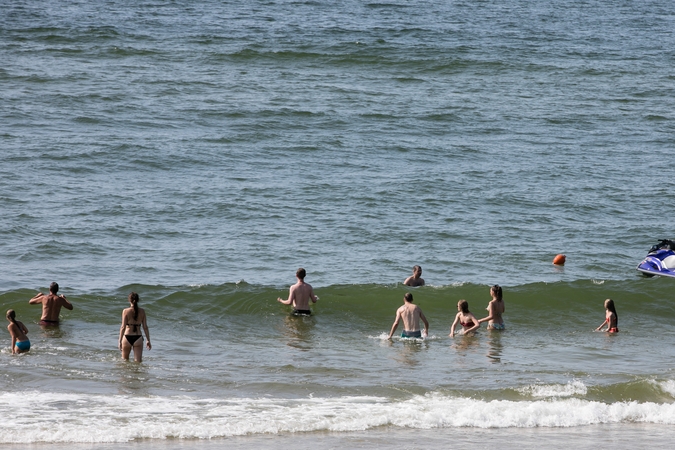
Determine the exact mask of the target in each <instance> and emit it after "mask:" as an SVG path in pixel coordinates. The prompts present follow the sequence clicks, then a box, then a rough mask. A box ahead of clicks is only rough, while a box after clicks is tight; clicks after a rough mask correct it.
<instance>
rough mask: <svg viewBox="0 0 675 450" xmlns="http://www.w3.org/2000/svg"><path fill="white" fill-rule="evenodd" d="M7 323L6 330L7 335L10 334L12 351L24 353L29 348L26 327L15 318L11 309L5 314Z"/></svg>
mask: <svg viewBox="0 0 675 450" xmlns="http://www.w3.org/2000/svg"><path fill="white" fill-rule="evenodd" d="M5 317H6V318H7V321H9V325H7V331H9V335H10V336H12V353H13V354H16V353H24V352H27V351H28V350H30V341H29V340H28V336H26V334H27V333H28V328H26V325H24V324H23V323H21V322H19V321H18V320H16V313H15V312H14V310H13V309H10V310H9V311H7V314H6V315H5Z"/></svg>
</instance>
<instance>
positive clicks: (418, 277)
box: [403, 266, 424, 287]
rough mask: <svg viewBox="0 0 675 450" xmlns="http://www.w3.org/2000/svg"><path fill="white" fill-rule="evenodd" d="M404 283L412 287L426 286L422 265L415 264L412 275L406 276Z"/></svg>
mask: <svg viewBox="0 0 675 450" xmlns="http://www.w3.org/2000/svg"><path fill="white" fill-rule="evenodd" d="M403 284H405V285H406V286H411V287H417V286H424V278H422V268H421V267H420V266H414V267H413V274H412V276H411V277H408V278H406V279H405V281H404V282H403Z"/></svg>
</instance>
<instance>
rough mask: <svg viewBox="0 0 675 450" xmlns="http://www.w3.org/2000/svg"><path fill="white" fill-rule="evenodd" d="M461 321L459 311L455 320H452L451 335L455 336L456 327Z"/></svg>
mask: <svg viewBox="0 0 675 450" xmlns="http://www.w3.org/2000/svg"><path fill="white" fill-rule="evenodd" d="M458 323H459V313H457V315H456V316H455V321H454V322H452V325H451V326H450V334H449V335H448V336H450V337H455V327H456V326H457V324H458Z"/></svg>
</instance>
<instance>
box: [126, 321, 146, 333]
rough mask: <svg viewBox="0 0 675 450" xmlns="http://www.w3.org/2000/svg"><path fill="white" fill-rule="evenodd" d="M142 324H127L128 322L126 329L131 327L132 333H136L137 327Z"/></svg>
mask: <svg viewBox="0 0 675 450" xmlns="http://www.w3.org/2000/svg"><path fill="white" fill-rule="evenodd" d="M142 324H143V323H142V322H141V323H129V322H127V326H128V327H133V328H132V331H137V330H138V327H139V326H141V325H142Z"/></svg>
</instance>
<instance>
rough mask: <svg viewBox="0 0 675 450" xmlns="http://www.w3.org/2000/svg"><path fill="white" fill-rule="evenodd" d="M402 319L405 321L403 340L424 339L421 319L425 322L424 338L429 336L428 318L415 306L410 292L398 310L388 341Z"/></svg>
mask: <svg viewBox="0 0 675 450" xmlns="http://www.w3.org/2000/svg"><path fill="white" fill-rule="evenodd" d="M401 319H403V333H401V337H402V338H420V337H422V332H421V331H420V319H422V322H424V336H428V335H429V322H428V321H427V318H426V317H424V313H423V312H422V309H421V308H420V307H419V306H417V305H414V304H413V296H412V294H411V293H410V292H407V293H406V294H405V295H404V296H403V306H401V307H400V308H399V309H397V310H396V319H395V320H394V325H392V327H391V331H390V332H389V336H388V337H387V339H391V337H392V336H393V335H394V332H395V331H396V328H398V323H399V322H400V321H401Z"/></svg>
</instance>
